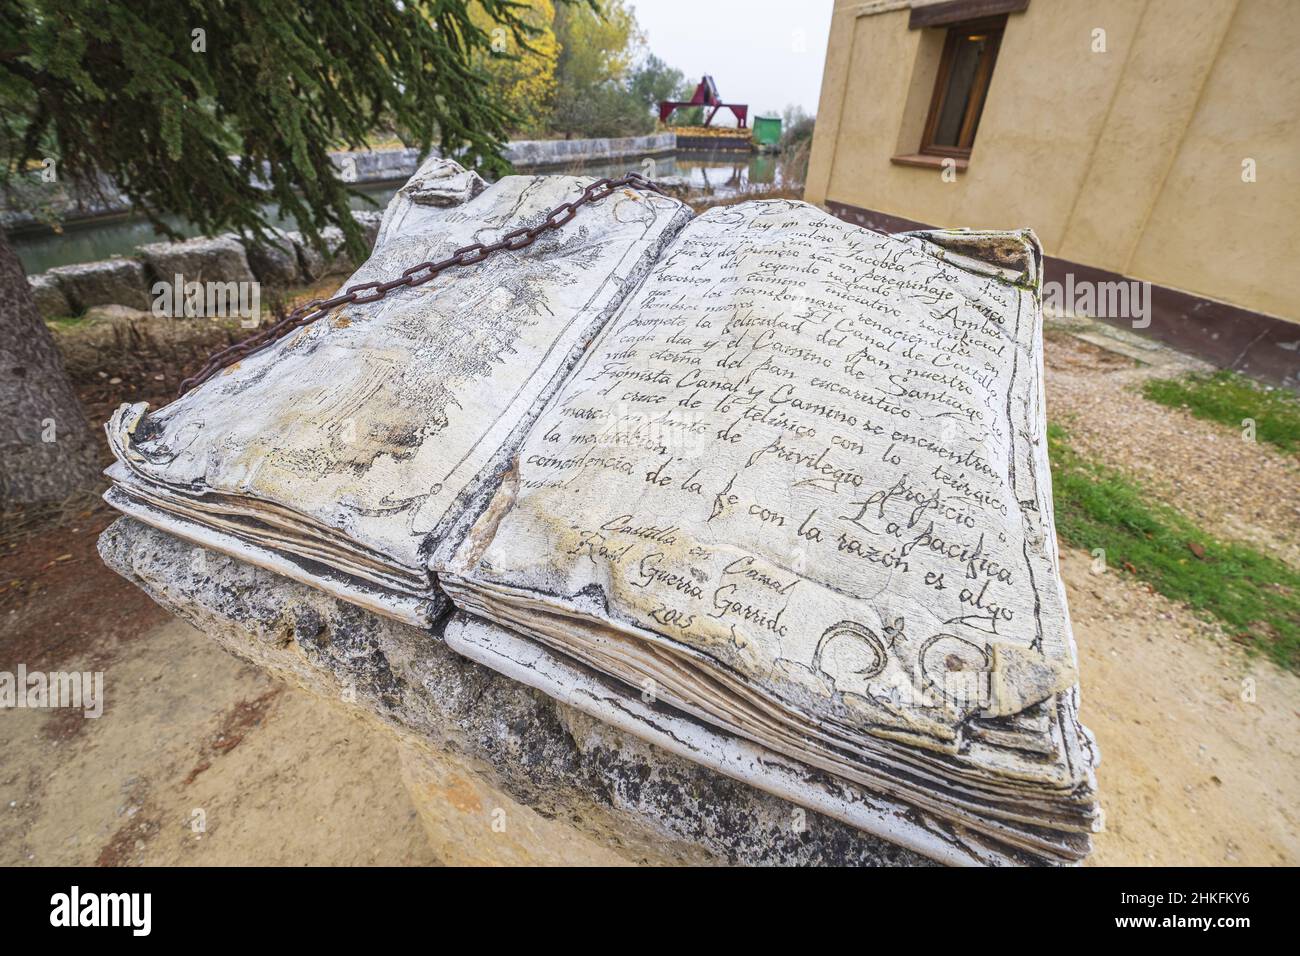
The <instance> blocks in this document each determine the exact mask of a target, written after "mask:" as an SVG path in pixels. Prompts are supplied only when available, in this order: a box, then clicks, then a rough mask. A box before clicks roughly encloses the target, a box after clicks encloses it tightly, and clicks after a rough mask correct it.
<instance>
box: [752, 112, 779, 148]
mask: <svg viewBox="0 0 1300 956" xmlns="http://www.w3.org/2000/svg"><path fill="white" fill-rule="evenodd" d="M754 142H756V143H758V145H759V146H775V145H776V144H777V143H779V142H781V117H779V116H755V117H754Z"/></svg>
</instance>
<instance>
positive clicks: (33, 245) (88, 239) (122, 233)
mask: <svg viewBox="0 0 1300 956" xmlns="http://www.w3.org/2000/svg"><path fill="white" fill-rule="evenodd" d="M629 170H634V171H636V172H640V173H642V174H644V175H647V176H649V177H651V178H655V179H657V178H663V177H668V176H681V177H683V178H685V179H687V180H688V181H689V182H690V184H691V187H692V188H693V189H697V190H700V191H702V192H706V193H710V194H712V195H715V196H733V195H736V194H738V193H742V192H745V191H747V190H749V189H760V188H766V187H771V186H782V185H785V182H784V180H783V178H782V173H783V169H782V165H781V160H780V157H779V156H775V155H770V154H766V153H733V154H727V153H709V154H701V153H690V154H687V153H681V154H677V155H675V156H647V157H644V158H641V159H637V158H627V159H621V160H618V161H617V162H601V163H589V164H586V165H583V166H581V167H577V166H575V167H574V168H573V169H554V170H540V171H541V172H555V173H569V172H573V173H578V172H581V173H582V174H583V175H586V176H621V175H622V174H623V173H625V172H628V171H629ZM403 182H404V180H399V181H396V182H391V183H371V184H368V185H364V186H359V187H358V189H359V190H360V191H361V192H362V193H363V194H364V195H365V196H367V197H369V198H370V199H371V200H373V201H374V203H375V204H376V205H370V204H369V203H367V202H365V201H364V200H363V199H360V198H357V199H354V200H353V202H352V208H353V209H380V210H382V209H383V208H384V206H386V205H387V204H388V201H389V200H390V199H392V198H393V194H394V193H396V192H397V190H398V189H399V188H400V187H401V186H402V183H403ZM266 212H267V214H268V215H269V216H270V217H271V220H272V222H273V223H274V224H275V225H278V226H281V227H283V228H286V229H294V228H296V225H295V224H294V223H293V221H292V220H288V221H286V220H282V219H280V217H278V216H276V215H275V207H274V206H273V205H271V206H268V207H267V208H266ZM164 219H165V220H166V221H167V223H168V224H169V225H171V226H172V227H173V228H175V229H176V230H177V231H178V232H179V233H180V234H181V235H182V236H185V237H189V236H196V235H199V232H200V230H199V228H198V227H197V226H195V225H193V224H192V223H190V222H188V221H186V220H184V219H179V218H177V217H174V216H172V217H164ZM164 238H165V237H163V236H160V235H159V234H158V233H157V232H155V231H154V228H153V226H152V225H151V224H150V223H149V221H148V220H147V219H145V218H143V217H140V216H133V215H128V216H118V217H111V218H104V219H96V220H90V221H87V222H81V223H69V224H67V225H65V226H64V229H63V232H62V233H61V234H59V233H55V232H53V231H52V230H48V229H41V230H35V231H30V232H25V233H20V234H19V235H15V236H11V237H10V240H11V242H12V243H13V246H14V249H15V250H16V251H17V253H18V257H19V259H21V260H22V263H23V268H25V269H26V270H27V274H28V275H34V274H36V273H38V272H44V271H45V270H46V269H51V268H53V267H54V266H64V265H71V264H73V263H78V262H93V261H95V260H96V259H107V258H109V257H110V256H125V255H130V254H131V253H132V252H133V251H134V249H135V247H136V246H139V245H143V244H145V243H148V242H159V241H161V240H162V239H164Z"/></svg>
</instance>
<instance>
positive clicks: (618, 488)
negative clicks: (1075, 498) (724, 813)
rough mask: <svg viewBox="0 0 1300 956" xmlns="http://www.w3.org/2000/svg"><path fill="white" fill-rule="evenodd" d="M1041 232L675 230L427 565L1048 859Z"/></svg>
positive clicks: (700, 700) (534, 625) (643, 684)
mask: <svg viewBox="0 0 1300 956" xmlns="http://www.w3.org/2000/svg"><path fill="white" fill-rule="evenodd" d="M1040 260H1041V253H1040V250H1039V248H1038V245H1037V242H1036V240H1035V239H1034V238H1033V236H1032V234H1030V233H927V234H917V235H911V236H906V237H888V236H882V235H878V234H875V233H872V232H870V231H867V230H863V229H860V228H856V227H853V226H850V225H847V224H845V223H843V222H840V221H838V220H836V219H834V218H832V217H830V216H828V215H826V214H825V213H822V212H820V211H819V210H817V209H815V208H814V207H811V206H808V205H805V204H803V203H797V202H788V201H767V202H752V203H745V204H742V205H739V206H732V207H726V208H717V209H713V210H710V211H709V212H708V213H706V214H704V215H702V216H700V217H699V218H697V219H696V220H694V221H693V222H692V223H691V224H690V225H689V226H687V227H686V228H685V229H684V230H683V231H682V232H681V233H680V234H679V235H678V237H677V239H676V240H675V241H674V243H673V244H672V245H671V246H670V247H669V249H668V250H666V252H665V254H664V255H663V257H662V258H661V260H660V262H659V264H658V265H657V266H656V267H655V269H654V271H653V272H652V273H651V275H650V276H649V277H648V278H647V280H646V282H645V283H644V284H643V285H642V286H641V288H640V289H639V290H638V291H637V292H636V293H635V294H634V295H633V296H632V297H631V298H630V299H629V300H628V302H627V303H626V304H625V306H624V307H623V308H622V309H621V310H620V312H619V314H618V316H617V317H616V318H615V319H614V320H613V321H611V323H610V324H609V326H608V327H607V328H606V330H605V331H604V333H602V335H601V336H600V337H599V339H598V340H597V342H596V343H595V345H593V347H592V348H591V349H590V351H589V352H588V354H587V355H586V356H585V358H584V359H583V361H582V362H581V364H580V365H579V366H578V367H577V368H575V370H574V372H573V373H572V375H571V376H570V378H569V380H568V382H567V383H566V384H565V386H564V387H563V388H562V389H561V391H560V392H559V393H558V394H557V395H556V397H555V399H554V400H553V401H552V402H551V403H550V405H549V406H548V408H547V409H546V411H545V412H544V413H543V414H542V416H541V417H540V419H539V420H538V421H537V423H536V425H535V426H534V428H533V429H532V431H531V433H530V434H529V436H528V438H527V439H526V441H525V442H524V444H523V447H522V448H521V450H520V452H519V455H518V458H517V463H516V468H515V471H514V473H513V474H512V475H510V476H508V478H507V480H506V483H505V485H504V486H503V488H502V490H501V491H500V492H499V493H498V495H497V497H496V499H495V500H494V501H493V503H492V505H491V506H490V507H489V509H488V511H487V512H486V513H485V514H484V516H483V517H482V518H481V519H480V521H479V522H478V524H477V525H476V526H475V528H474V530H473V532H472V533H471V535H470V537H469V538H468V539H467V540H466V542H465V544H464V545H463V546H462V548H461V550H460V552H459V553H458V554H457V555H456V556H455V558H454V559H453V560H452V561H450V562H447V563H446V564H445V565H444V566H442V567H440V569H439V571H440V578H441V580H442V583H443V585H444V587H445V588H446V589H447V590H448V591H449V593H451V594H452V596H453V598H454V599H455V600H456V603H457V604H459V605H460V606H462V607H464V608H465V609H467V610H469V611H471V612H474V613H478V614H481V615H483V616H485V617H489V618H492V619H494V620H496V621H498V622H500V623H503V624H505V625H507V626H509V627H512V628H514V629H516V630H518V631H520V632H521V633H525V634H528V635H530V636H532V637H534V638H535V639H537V640H539V641H541V642H542V643H544V644H545V645H547V646H549V647H551V648H554V649H556V650H558V651H561V652H563V653H566V654H569V655H571V656H574V657H577V658H578V659H580V660H582V661H584V662H585V663H587V664H589V665H590V666H593V667H595V668H596V669H598V670H602V671H604V672H606V673H609V674H612V675H614V676H617V677H620V678H621V679H623V680H624V681H626V682H628V683H629V684H630V685H632V686H634V687H638V688H643V689H646V690H647V692H649V693H653V694H655V695H656V696H657V697H659V698H661V699H664V700H666V701H669V702H671V703H673V704H674V705H675V706H678V707H679V708H681V709H683V710H685V711H687V712H689V713H693V714H695V715H696V716H698V717H700V718H702V719H705V720H708V721H711V722H714V723H717V724H719V725H721V726H724V727H726V728H728V729H730V730H733V731H734V732H737V733H740V734H742V735H744V736H748V737H749V738H750V739H753V740H756V741H759V742H761V743H764V744H765V745H768V746H771V747H772V748H773V749H775V750H778V751H780V752H783V753H787V754H791V755H794V756H797V757H800V758H801V759H805V760H808V761H809V762H812V763H814V764H816V765H819V766H822V767H825V768H827V769H831V770H833V771H835V772H837V773H840V774H842V775H844V776H846V777H848V778H851V779H854V780H857V781H860V782H862V783H864V784H866V785H868V786H874V787H877V788H879V789H881V790H882V791H884V792H887V793H889V794H891V795H893V796H899V797H902V798H905V799H907V800H909V801H910V802H912V803H913V804H914V805H916V806H918V807H924V808H925V809H926V810H927V812H934V813H937V814H940V815H943V816H946V817H948V818H949V819H952V820H955V821H957V822H959V823H961V824H963V825H966V826H971V827H973V828H976V829H979V830H981V832H985V833H988V834H990V835H992V836H994V837H996V838H997V839H1000V840H1005V841H1008V842H1010V843H1013V844H1015V845H1020V846H1026V847H1030V848H1032V849H1033V850H1034V851H1035V852H1037V853H1040V854H1042V855H1043V857H1044V858H1053V859H1062V860H1068V859H1077V858H1078V857H1079V856H1081V855H1082V854H1083V853H1085V852H1086V850H1087V845H1088V844H1087V838H1086V836H1083V834H1086V833H1087V832H1088V831H1090V830H1092V829H1094V828H1095V826H1096V825H1097V822H1098V813H1097V809H1096V804H1095V797H1094V796H1093V788H1094V784H1093V779H1092V772H1091V768H1092V765H1093V764H1094V763H1095V753H1094V751H1093V747H1092V742H1091V739H1090V738H1089V737H1088V736H1087V734H1086V731H1083V730H1082V728H1081V727H1080V726H1079V725H1078V722H1077V719H1076V713H1077V692H1076V689H1075V685H1076V677H1075V656H1074V648H1073V643H1072V638H1071V635H1070V628H1069V622H1068V616H1067V612H1066V607H1065V602H1064V593H1063V589H1062V586H1061V583H1060V579H1059V574H1058V570H1057V566H1056V544H1055V537H1054V530H1053V525H1052V517H1051V498H1050V478H1049V474H1048V468H1047V460H1046V448H1045V435H1044V428H1045V424H1044V414H1043V402H1042V393H1041V381H1042V373H1041V354H1042V352H1041V349H1042V346H1041V315H1040V310H1039V303H1038V287H1039V283H1040V275H1039V268H1040Z"/></svg>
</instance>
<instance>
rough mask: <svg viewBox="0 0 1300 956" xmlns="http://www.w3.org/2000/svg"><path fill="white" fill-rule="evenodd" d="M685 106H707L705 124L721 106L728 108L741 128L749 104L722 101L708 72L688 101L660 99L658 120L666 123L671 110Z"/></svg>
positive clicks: (707, 123) (743, 124)
mask: <svg viewBox="0 0 1300 956" xmlns="http://www.w3.org/2000/svg"><path fill="white" fill-rule="evenodd" d="M685 106H703V107H707V108H708V109H707V111H706V112H705V116H704V125H705V126H708V125H709V124H710V123H711V122H713V117H714V115H715V114H716V113H717V112H718V110H720V109H723V108H726V109H729V110H731V112H732V113H734V114H735V116H736V124H737V125H738V126H739V127H740V128H741V129H744V128H745V121H746V118H747V117H748V116H749V104H747V103H724V102H722V98H721V97H719V96H718V86H717V84H716V83H714V82H713V77H711V76H709V75H708V74H705V76H704V79H702V80H700V85H699V86H697V87H696V88H695V94H694V95H693V96H692V97H691V101H690V102H689V103H681V102H678V101H676V100H664V101H662V102H661V103H660V104H659V122H661V123H667V122H668V117H670V116H672V115H673V110H675V109H678V108H680V107H685Z"/></svg>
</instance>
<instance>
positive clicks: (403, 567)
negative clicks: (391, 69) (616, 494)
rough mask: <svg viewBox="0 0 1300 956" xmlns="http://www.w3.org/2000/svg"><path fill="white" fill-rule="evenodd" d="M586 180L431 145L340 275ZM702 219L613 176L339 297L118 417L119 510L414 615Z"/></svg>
mask: <svg viewBox="0 0 1300 956" xmlns="http://www.w3.org/2000/svg"><path fill="white" fill-rule="evenodd" d="M589 182H590V179H587V178H578V177H565V176H550V177H533V176H511V177H507V178H505V179H503V180H502V181H501V182H499V183H497V184H495V185H494V186H492V187H490V188H486V189H485V188H484V184H483V183H482V180H480V179H478V177H477V176H476V175H474V174H472V173H467V172H466V171H464V170H463V169H461V168H460V167H458V166H456V165H455V164H454V163H449V162H447V161H445V160H433V161H430V162H429V163H426V164H425V166H424V167H423V168H422V169H421V170H420V172H419V173H417V174H416V176H415V177H413V179H412V180H411V182H410V183H408V184H407V186H405V187H404V188H403V189H402V190H401V191H400V192H399V194H398V195H397V197H396V198H395V199H394V200H393V203H392V205H391V206H390V208H389V210H388V213H387V214H386V216H385V219H384V224H383V228H382V232H381V236H380V241H379V245H378V246H377V248H376V249H375V251H374V254H373V255H372V256H371V258H370V259H369V261H367V262H366V264H365V265H364V266H363V267H362V268H361V269H360V270H358V271H357V273H356V274H355V275H353V276H352V277H351V279H350V280H349V281H348V283H347V285H353V284H356V283H360V282H367V281H374V280H387V279H391V278H394V277H396V276H399V275H401V274H402V272H403V270H405V269H407V268H409V267H411V266H413V265H415V264H417V263H419V262H422V261H426V260H438V259H441V258H444V257H446V256H448V255H450V254H451V252H452V251H453V250H455V249H457V248H458V247H461V246H467V245H470V244H472V243H475V242H491V241H494V240H496V239H497V238H499V237H500V236H501V235H503V234H505V233H506V232H509V231H511V230H513V229H516V228H518V227H520V226H531V225H535V224H536V223H538V222H540V221H541V220H542V218H544V216H545V215H546V214H547V212H548V211H549V210H551V209H553V208H554V207H555V206H557V205H559V204H560V203H563V202H566V201H569V200H573V199H575V198H577V197H578V196H579V194H580V193H581V191H582V189H583V188H584V187H585V186H586V185H587V184H588V183H589ZM689 217H690V212H689V210H688V209H687V208H686V207H685V206H683V205H682V204H681V203H679V202H677V201H675V200H671V199H667V198H665V197H661V196H655V195H652V194H648V193H647V194H640V193H637V192H634V191H632V190H619V191H617V192H616V193H614V194H613V195H611V196H609V197H608V198H606V199H604V200H602V201H600V202H597V203H593V204H589V205H587V206H585V207H584V208H582V209H581V210H580V211H579V214H578V215H577V216H576V217H575V218H574V220H573V221H572V222H570V223H569V224H567V225H566V226H565V227H564V228H562V229H560V230H559V231H557V232H552V233H548V234H545V235H544V236H543V237H541V238H539V239H538V241H537V242H536V243H535V244H533V245H531V246H529V247H527V248H524V249H521V250H518V251H502V252H499V253H497V254H495V255H493V256H492V257H490V258H488V259H485V260H484V261H483V262H482V263H480V264H474V265H471V266H467V267H462V268H458V269H453V270H451V271H449V272H447V273H444V274H443V275H441V276H439V277H438V278H437V279H435V280H434V281H433V282H431V283H429V284H427V285H423V286H419V287H417V288H413V289H400V290H397V291H394V292H392V293H390V294H389V295H388V297H387V298H385V299H383V300H382V301H378V302H373V303H368V304H361V305H354V306H347V307H344V308H342V309H340V310H338V311H337V312H336V313H334V314H333V315H332V316H330V317H329V318H327V319H322V320H318V321H316V322H314V323H313V324H311V325H310V326H308V327H305V328H303V329H301V330H299V331H297V332H294V333H292V334H291V335H289V336H287V337H286V338H285V339H284V340H282V341H281V342H280V343H277V344H276V345H275V346H273V347H271V348H270V349H267V350H266V351H264V352H261V353H259V354H257V355H254V356H252V357H250V358H247V359H245V360H243V361H241V362H239V363H238V364H236V365H234V366H232V367H230V368H229V369H227V370H226V371H225V372H223V373H221V374H219V375H217V376H216V377H214V378H213V379H211V380H209V381H208V382H207V383H205V384H204V385H202V386H201V387H199V388H197V389H195V390H194V391H192V392H190V393H189V394H187V395H185V396H184V397H183V398H181V399H180V400H178V401H176V402H173V403H172V404H170V405H168V406H166V407H165V408H163V409H161V410H159V411H156V412H153V413H151V414H146V406H144V405H143V404H137V405H127V406H123V407H122V408H121V409H120V410H119V411H118V412H117V413H116V414H115V415H114V416H113V419H112V420H111V421H110V422H109V424H108V426H107V427H108V434H109V440H110V443H111V445H112V447H113V450H114V452H115V454H116V455H117V458H118V464H117V465H116V466H115V467H114V468H113V469H112V470H111V471H110V475H111V476H112V478H113V480H114V488H113V490H112V491H111V492H110V494H109V500H110V501H111V502H112V503H113V504H114V505H116V506H118V507H119V508H121V509H122V510H123V511H126V512H128V513H131V514H133V515H136V516H137V517H140V518H142V519H144V520H146V521H150V522H152V523H154V524H157V525H160V526H163V527H165V528H167V529H168V530H172V531H174V532H177V533H180V534H183V535H186V536H187V537H190V538H193V539H194V540H196V541H199V542H200V543H204V544H209V545H212V546H214V547H217V548H221V549H223V550H226V551H229V552H231V553H235V554H237V555H239V556H240V557H244V558H246V559H248V560H252V561H255V562H258V563H261V564H264V565H266V566H268V567H271V568H273V569H274V570H277V571H279V572H281V573H284V574H288V575H290V576H292V577H295V578H297V579H299V580H303V581H305V582H307V583H311V584H316V585H318V586H321V587H324V588H325V589H327V590H331V591H333V592H334V593H336V594H339V595H340V596H343V597H345V598H347V599H349V600H353V601H356V602H358V603H361V604H364V605H366V606H368V607H371V608H372V609H374V610H376V611H379V612H381V613H386V614H390V615H393V616H396V617H399V618H401V619H404V620H409V621H413V622H417V623H418V622H425V621H427V620H428V619H429V617H430V616H431V615H432V614H433V613H435V611H436V610H437V606H438V603H439V599H438V596H437V592H436V591H435V590H434V589H433V586H432V583H431V578H430V575H429V572H428V568H427V563H428V560H429V557H430V555H431V554H432V552H433V549H434V548H435V547H436V546H437V544H438V542H440V541H441V540H443V539H444V538H445V537H447V536H453V537H454V536H455V535H456V534H457V528H458V523H460V524H464V525H467V524H468V523H469V521H472V520H473V518H474V517H475V516H476V515H477V512H478V510H479V509H481V507H482V505H483V503H484V502H485V501H486V499H487V497H488V496H489V495H490V493H491V491H492V490H493V489H494V488H495V487H496V483H497V482H498V481H499V478H500V474H501V472H502V470H503V469H504V467H505V466H506V463H507V462H508V460H509V458H510V455H511V454H512V453H513V451H514V449H515V448H516V447H517V445H518V442H519V441H520V440H521V438H522V436H523V434H524V432H525V431H526V430H527V428H528V425H529V424H530V423H531V421H532V420H533V418H534V417H535V416H536V414H537V412H538V411H539V409H540V408H541V406H542V404H543V403H544V402H545V400H546V399H547V398H549V397H550V396H551V395H552V394H553V393H554V391H555V389H556V388H558V387H559V385H560V383H561V382H562V380H563V378H564V376H565V374H566V373H567V371H568V370H569V368H570V367H571V366H572V364H573V363H574V362H575V361H576V360H577V358H578V356H579V355H580V354H581V352H582V350H583V348H584V347H585V346H586V345H587V344H588V343H589V342H590V340H591V338H592V336H593V335H594V334H595V333H596V332H597V331H598V330H599V329H600V328H601V326H602V325H603V324H604V322H605V321H606V320H607V318H608V317H609V316H610V315H611V314H612V313H613V311H614V310H615V309H616V307H617V306H618V305H619V304H620V303H621V302H622V301H623V299H624V297H625V296H626V295H627V294H628V293H629V292H630V291H631V290H632V289H633V288H634V287H635V286H636V284H637V283H638V282H639V281H640V280H641V279H642V277H643V276H644V274H645V273H646V271H647V270H648V269H649V268H650V266H651V265H652V264H653V263H654V261H655V259H656V258H657V256H658V254H659V251H660V249H661V247H662V246H663V245H664V243H665V242H666V241H667V240H668V239H669V238H670V237H671V236H672V235H673V233H674V232H675V231H676V230H677V229H679V228H680V227H681V226H682V225H683V224H684V223H685V222H686V221H687V220H688V219H689Z"/></svg>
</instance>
